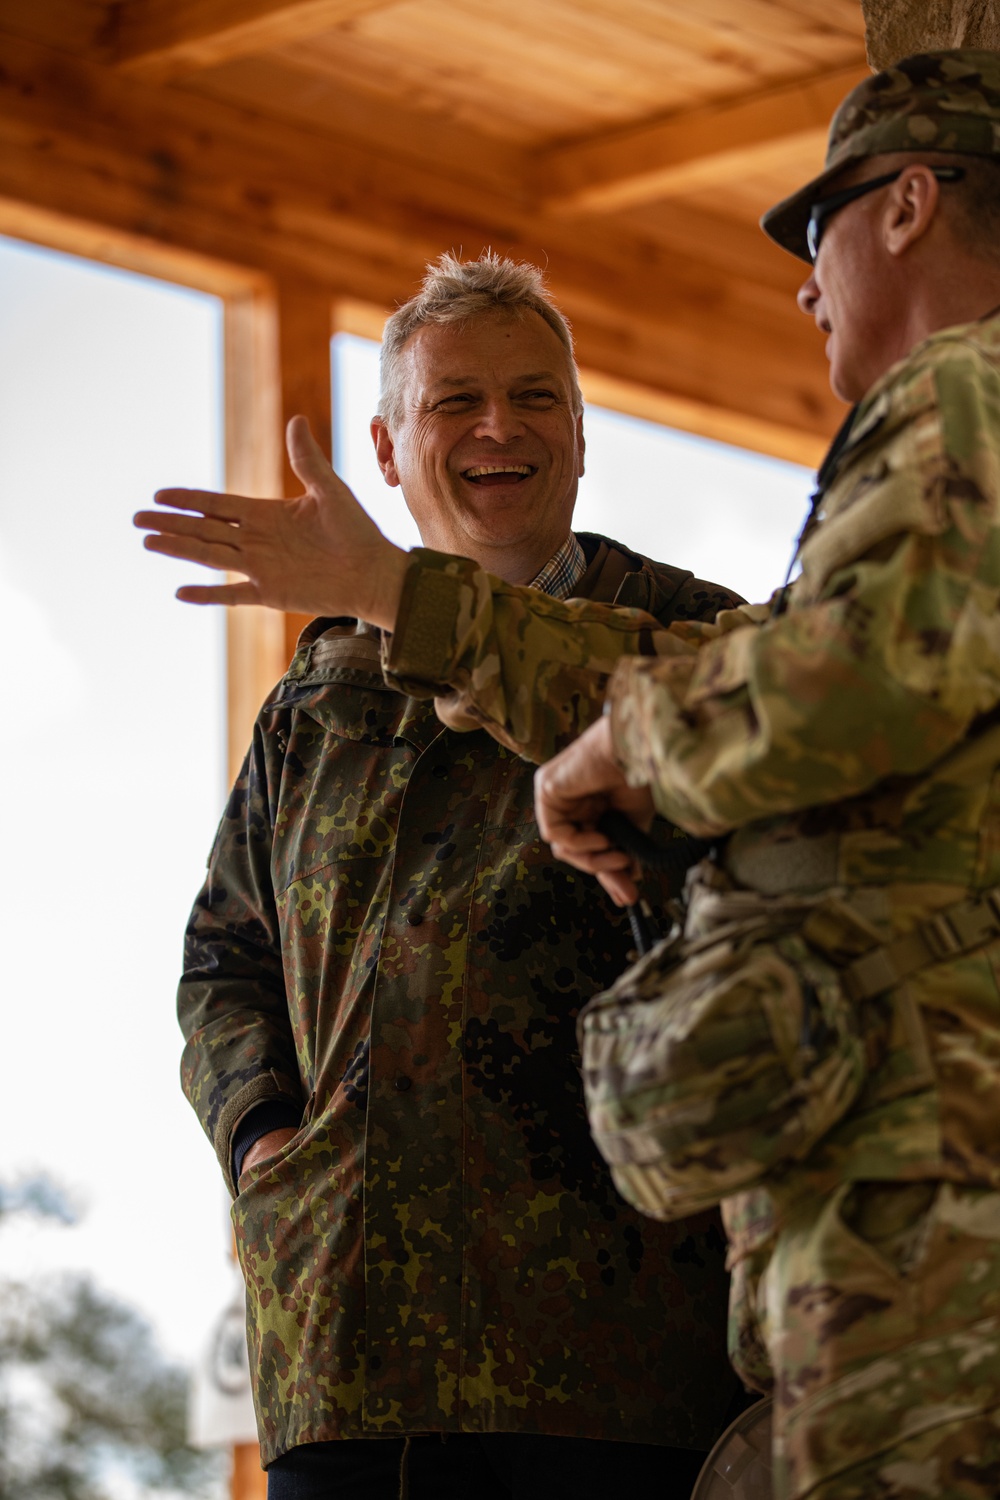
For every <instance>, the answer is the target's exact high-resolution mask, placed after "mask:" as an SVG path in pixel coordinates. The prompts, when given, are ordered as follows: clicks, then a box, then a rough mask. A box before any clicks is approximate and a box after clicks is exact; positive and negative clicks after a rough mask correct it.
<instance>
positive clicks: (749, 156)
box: [535, 66, 869, 213]
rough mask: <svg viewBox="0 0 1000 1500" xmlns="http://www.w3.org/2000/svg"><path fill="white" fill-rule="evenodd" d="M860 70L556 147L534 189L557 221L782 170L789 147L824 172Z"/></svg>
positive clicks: (542, 163) (541, 161) (542, 161)
mask: <svg viewBox="0 0 1000 1500" xmlns="http://www.w3.org/2000/svg"><path fill="white" fill-rule="evenodd" d="M868 76H869V73H868V70H867V69H866V68H863V67H861V66H852V67H849V68H838V69H837V70H836V71H835V72H832V73H823V74H820V75H819V76H817V77H813V78H810V79H807V80H804V81H799V82H796V83H794V84H789V85H786V86H785V87H783V88H778V89H769V90H768V91H766V92H765V93H761V94H754V95H753V96H752V97H750V98H740V99H731V100H728V101H727V102H725V103H721V104H714V105H710V106H707V107H705V108H701V109H692V110H688V111H686V112H685V113H683V114H678V115H671V116H669V117H668V118H667V119H664V120H661V121H659V122H658V123H657V124H653V125H643V126H640V127H638V128H635V129H631V130H624V131H616V132H614V133H613V134H611V135H604V136H598V137H596V138H592V139H590V140H586V141H581V142H578V143H577V144H575V145H570V146H561V147H557V148H555V149H553V150H550V151H547V152H544V153H542V154H541V155H540V156H539V157H538V158H537V159H536V169H535V171H536V176H535V182H536V189H537V193H538V197H539V200H540V202H541V203H542V204H543V206H544V207H545V209H546V210H548V211H549V212H555V213H580V212H591V213H594V212H597V213H609V212H612V211H614V210H616V209H622V208H629V207H632V206H633V205H635V204H640V203H648V202H650V201H652V200H655V199H659V198H667V197H671V196H674V195H676V194H678V193H687V192H691V191H693V190H694V189H696V188H704V187H709V186H722V187H724V185H725V183H726V181H727V180H728V181H732V180H734V179H738V178H739V177H740V176H742V175H743V174H744V173H748V172H751V171H760V170H761V169H762V168H768V167H771V166H773V165H775V164H778V165H780V163H781V159H782V157H783V156H784V155H785V154H786V153H787V151H788V148H789V145H790V144H792V143H794V145H795V146H796V148H801V146H802V145H803V144H806V145H808V146H809V147H810V148H811V149H814V150H815V155H816V166H817V170H819V167H820V166H821V165H822V161H823V151H824V148H825V145H826V135H827V129H828V126H829V123H830V117H831V116H832V114H833V112H834V110H835V109H836V107H837V105H838V104H839V103H840V101H841V100H842V99H843V97H844V95H845V94H846V93H847V92H848V91H849V90H850V89H852V88H853V87H854V86H855V84H857V83H860V82H861V80H862V78H865V77H868Z"/></svg>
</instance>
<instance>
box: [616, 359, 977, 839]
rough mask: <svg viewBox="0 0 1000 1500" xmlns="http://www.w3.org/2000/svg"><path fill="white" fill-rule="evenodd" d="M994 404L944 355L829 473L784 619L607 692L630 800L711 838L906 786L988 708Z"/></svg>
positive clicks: (959, 363)
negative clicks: (906, 779)
mask: <svg viewBox="0 0 1000 1500" xmlns="http://www.w3.org/2000/svg"><path fill="white" fill-rule="evenodd" d="M998 439H1000V399H998V383H997V377H996V373H995V371H994V370H993V368H992V366H991V365H989V364H988V363H987V362H986V361H984V360H983V359H982V358H981V356H978V355H975V354H970V353H969V352H967V351H965V350H963V349H962V347H961V346H960V345H959V347H958V348H953V347H950V346H946V347H945V348H944V349H943V350H935V351H934V353H933V356H931V357H929V358H928V359H927V361H926V362H925V363H924V364H923V365H922V366H918V367H917V368H915V369H914V370H912V371H909V372H907V375H906V379H905V382H904V384H903V388H902V389H901V390H900V391H897V392H895V393H894V398H893V402H892V403H891V404H890V408H889V410H888V413H887V416H886V419H885V421H884V422H883V423H882V425H881V428H880V431H879V437H878V441H876V442H868V443H867V444H866V445H863V447H862V451H861V452H859V454H858V455H857V456H856V458H855V459H854V460H853V461H850V460H849V461H848V463H847V466H846V468H845V469H844V470H843V471H842V480H840V481H838V483H837V485H836V487H835V489H834V491H832V492H831V496H830V504H829V515H828V517H827V518H826V519H824V521H823V522H822V524H821V525H820V526H819V527H818V529H817V531H816V533H815V536H814V539H812V540H810V542H809V543H807V546H806V548H805V550H804V553H803V575H802V578H801V580H800V581H799V582H798V583H797V584H796V585H795V586H794V588H793V590H792V595H791V607H790V609H789V611H788V613H787V614H785V615H782V616H778V617H777V618H774V619H771V620H769V621H768V622H767V623H765V624H763V625H762V626H761V627H759V628H757V629H739V630H736V631H733V632H732V633H730V634H728V635H726V636H725V637H722V638H719V639H716V640H706V641H704V642H703V643H702V644H701V647H700V649H699V650H698V651H697V652H695V653H692V654H691V655H690V656H688V657H687V658H686V659H673V660H667V659H663V660H648V661H638V660H629V661H626V662H623V663H621V664H620V665H619V667H618V668H617V670H616V672H615V674H614V677H613V679H612V682H611V686H610V693H609V696H610V700H611V713H612V735H613V740H614V745H615V749H616V753H617V755H618V756H619V758H620V760H621V762H622V764H623V765H624V767H625V769H626V772H627V774H628V776H629V779H630V781H632V782H633V783H634V784H647V783H648V784H649V785H650V786H651V787H652V788H653V791H654V796H655V799H656V802H657V806H658V809H659V811H660V812H661V813H662V814H663V815H664V816H666V817H668V818H670V819H671V820H672V821H674V822H676V823H679V824H680V825H681V826H682V827H683V828H686V829H687V830H689V831H690V832H694V833H702V834H713V833H719V832H724V831H726V830H727V829H730V828H735V827H738V826H740V825H742V824H744V823H747V822H750V821H752V820H754V819H757V818H761V817H764V816H767V815H769V814H776V813H786V812H792V811H795V810H798V809H801V808H804V807H808V806H813V805H816V804H822V803H829V802H834V801H840V800H842V799H844V798H847V797H851V796H854V795H856V794H858V793H861V792H864V791H866V790H868V789H869V788H871V787H873V786H874V785H875V784H876V783H878V782H879V781H881V780H883V779H884V778H886V777H889V776H897V775H903V776H906V775H913V774H915V773H918V772H920V771H922V770H924V769H926V768H927V767H928V766H929V765H931V764H932V763H933V762H934V761H935V760H936V759H937V758H938V757H939V756H941V755H943V754H944V753H945V752H946V751H948V750H949V749H950V748H952V747H953V746H954V745H955V744H956V743H957V742H958V741H959V740H960V739H961V737H962V735H963V734H964V732H965V731H966V729H967V728H968V726H969V724H970V723H971V722H972V720H973V719H974V718H976V716H977V715H980V714H982V713H984V712H987V711H988V710H990V709H992V708H993V707H995V705H996V704H997V702H998V699H1000V615H998V610H997V605H998V599H1000V588H998V584H1000V531H998V496H1000V465H998V451H997V450H998Z"/></svg>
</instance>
